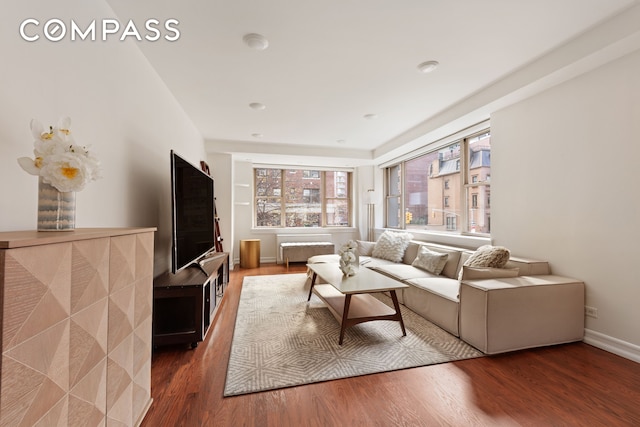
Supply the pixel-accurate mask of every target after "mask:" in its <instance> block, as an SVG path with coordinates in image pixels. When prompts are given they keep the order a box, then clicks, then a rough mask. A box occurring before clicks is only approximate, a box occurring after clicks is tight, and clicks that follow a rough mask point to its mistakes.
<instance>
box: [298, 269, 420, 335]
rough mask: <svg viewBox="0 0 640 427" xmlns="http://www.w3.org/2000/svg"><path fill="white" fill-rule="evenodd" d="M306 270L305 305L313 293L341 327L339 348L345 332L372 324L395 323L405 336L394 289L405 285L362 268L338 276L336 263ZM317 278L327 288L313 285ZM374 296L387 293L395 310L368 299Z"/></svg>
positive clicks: (405, 286) (406, 286)
mask: <svg viewBox="0 0 640 427" xmlns="http://www.w3.org/2000/svg"><path fill="white" fill-rule="evenodd" d="M307 267H309V269H310V270H311V271H313V278H312V279H311V288H310V289H309V297H308V298H307V301H308V300H310V299H311V293H315V294H316V295H317V296H318V297H319V298H320V299H321V300H322V301H324V302H325V303H326V304H327V307H328V308H329V311H330V312H331V314H333V315H334V317H335V318H336V319H337V320H338V322H340V325H341V327H340V340H339V341H338V344H339V345H342V339H343V337H344V331H345V329H347V328H348V327H349V326H353V325H356V324H358V323H362V322H370V321H372V320H395V321H398V322H400V327H401V328H402V335H403V336H406V335H407V332H406V330H405V328H404V322H403V321H402V313H401V312H400V304H399V303H398V297H397V296H396V289H402V288H408V287H409V286H408V285H405V284H403V283H401V282H399V281H397V280H394V279H392V278H390V277H387V276H385V275H383V274H380V273H377V272H375V271H373V270H370V269H368V268H364V267H360V270H359V272H358V273H357V274H356V275H355V276H350V277H346V276H344V275H343V274H342V271H340V267H339V266H338V264H337V263H322V264H307ZM318 277H320V278H322V279H323V280H324V281H325V282H327V283H328V284H320V285H316V280H317V278H318ZM375 292H389V293H390V294H391V300H392V301H393V306H394V308H395V310H394V309H392V308H391V307H389V306H388V305H386V304H384V303H383V302H381V301H379V300H378V299H376V298H374V297H373V296H371V295H369V294H371V293H375Z"/></svg>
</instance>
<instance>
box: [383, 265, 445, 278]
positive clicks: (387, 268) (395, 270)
mask: <svg viewBox="0 0 640 427" xmlns="http://www.w3.org/2000/svg"><path fill="white" fill-rule="evenodd" d="M371 268H372V269H373V270H375V271H377V272H378V273H382V274H385V275H387V276H389V277H393V278H394V279H396V280H400V281H404V280H407V279H415V278H428V277H431V278H437V277H438V276H435V275H434V274H433V273H429V272H428V271H425V270H422V269H420V268H418V267H414V266H412V265H407V264H386V265H378V266H375V267H371Z"/></svg>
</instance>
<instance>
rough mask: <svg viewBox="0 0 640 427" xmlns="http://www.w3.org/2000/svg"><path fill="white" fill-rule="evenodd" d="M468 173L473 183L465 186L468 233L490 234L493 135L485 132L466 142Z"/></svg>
mask: <svg viewBox="0 0 640 427" xmlns="http://www.w3.org/2000/svg"><path fill="white" fill-rule="evenodd" d="M466 145H467V156H468V160H467V161H468V165H469V166H468V173H467V176H471V177H472V178H471V182H467V183H466V184H465V190H466V193H467V197H470V198H471V200H470V203H468V204H467V206H468V211H467V227H466V228H467V231H469V232H472V233H486V234H488V233H490V232H491V221H490V220H489V218H490V216H491V211H490V209H489V207H490V200H491V198H490V189H491V184H490V181H491V134H490V133H489V132H488V131H487V132H483V133H481V134H479V135H476V136H473V137H471V138H468V139H467V140H466Z"/></svg>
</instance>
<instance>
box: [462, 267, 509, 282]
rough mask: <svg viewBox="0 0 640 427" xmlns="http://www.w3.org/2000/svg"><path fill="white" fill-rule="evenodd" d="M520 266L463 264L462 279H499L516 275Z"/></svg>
mask: <svg viewBox="0 0 640 427" xmlns="http://www.w3.org/2000/svg"><path fill="white" fill-rule="evenodd" d="M519 272H520V269H519V268H517V267H516V268H493V267H469V266H466V265H463V266H462V276H461V279H460V280H479V279H498V278H502V277H516V276H518V274H519Z"/></svg>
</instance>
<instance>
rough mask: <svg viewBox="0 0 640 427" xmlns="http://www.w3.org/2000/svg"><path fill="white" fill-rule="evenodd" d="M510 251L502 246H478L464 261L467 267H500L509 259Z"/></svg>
mask: <svg viewBox="0 0 640 427" xmlns="http://www.w3.org/2000/svg"><path fill="white" fill-rule="evenodd" d="M510 255H511V253H510V252H509V249H507V248H505V247H504V246H491V245H484V246H480V247H479V248H478V249H477V250H476V251H475V252H474V253H473V254H472V255H471V256H470V257H469V259H467V260H466V261H465V263H464V265H466V266H468V267H493V268H502V267H504V266H505V265H506V264H507V261H509V256H510Z"/></svg>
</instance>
